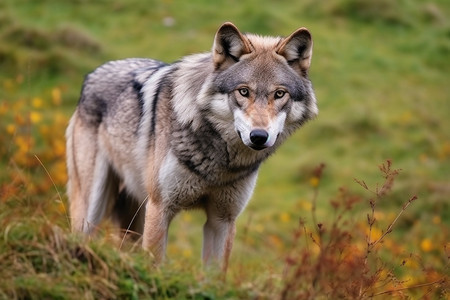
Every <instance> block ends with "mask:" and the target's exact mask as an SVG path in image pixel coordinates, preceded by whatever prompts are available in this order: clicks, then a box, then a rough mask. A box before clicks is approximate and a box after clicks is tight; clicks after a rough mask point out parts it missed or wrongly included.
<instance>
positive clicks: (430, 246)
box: [420, 238, 433, 252]
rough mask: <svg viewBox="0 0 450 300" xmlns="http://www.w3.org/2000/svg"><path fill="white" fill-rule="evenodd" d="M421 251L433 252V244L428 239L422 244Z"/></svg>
mask: <svg viewBox="0 0 450 300" xmlns="http://www.w3.org/2000/svg"><path fill="white" fill-rule="evenodd" d="M420 249H422V251H423V252H430V251H431V250H433V243H432V242H431V240H430V239H428V238H426V239H423V240H422V242H421V243H420Z"/></svg>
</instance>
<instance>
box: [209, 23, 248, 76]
mask: <svg viewBox="0 0 450 300" xmlns="http://www.w3.org/2000/svg"><path fill="white" fill-rule="evenodd" d="M212 52H213V61H214V65H215V67H216V69H219V68H221V67H222V68H227V67H228V66H230V65H232V64H234V63H236V62H238V61H239V58H240V57H241V55H243V54H247V53H250V52H251V46H250V44H249V42H248V41H247V39H246V38H245V37H244V36H243V35H242V33H240V31H239V29H237V27H236V26H234V25H233V24H232V23H229V22H227V23H224V24H223V25H222V26H221V27H220V28H219V30H217V33H216V36H215V38H214V45H213V49H212Z"/></svg>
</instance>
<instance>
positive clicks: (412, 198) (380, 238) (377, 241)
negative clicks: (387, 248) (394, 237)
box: [369, 196, 417, 249]
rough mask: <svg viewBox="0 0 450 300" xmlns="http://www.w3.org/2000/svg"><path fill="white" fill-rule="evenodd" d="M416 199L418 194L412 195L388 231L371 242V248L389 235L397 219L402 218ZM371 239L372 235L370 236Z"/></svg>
mask: <svg viewBox="0 0 450 300" xmlns="http://www.w3.org/2000/svg"><path fill="white" fill-rule="evenodd" d="M416 199H417V196H412V197H411V199H409V200H408V202H406V203H405V205H403V207H402V210H401V211H400V212H399V213H398V215H397V216H396V217H395V219H394V220H393V221H392V222H391V223H390V224H389V226H388V227H387V229H386V231H385V232H383V234H382V235H381V236H380V237H379V238H378V239H377V240H376V241H374V242H372V243H370V247H371V249H372V248H373V247H375V246H376V245H377V244H378V243H379V242H380V241H382V240H383V238H384V237H385V236H386V235H388V234H389V233H391V232H392V229H393V228H394V225H395V223H396V222H397V220H398V219H399V218H400V216H401V215H402V214H403V212H404V211H405V210H406V208H408V206H409V205H411V203H412V202H413V201H414V200H416ZM369 239H370V237H369Z"/></svg>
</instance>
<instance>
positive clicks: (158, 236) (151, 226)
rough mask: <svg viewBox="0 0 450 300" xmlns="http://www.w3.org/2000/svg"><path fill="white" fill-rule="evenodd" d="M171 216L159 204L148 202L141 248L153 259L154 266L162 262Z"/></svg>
mask: <svg viewBox="0 0 450 300" xmlns="http://www.w3.org/2000/svg"><path fill="white" fill-rule="evenodd" d="M170 221H171V216H169V215H168V214H167V212H166V211H165V210H164V208H163V205H162V204H161V203H158V202H155V201H151V200H149V201H148V203H147V207H146V212H145V223H144V233H143V241H142V246H143V248H144V249H146V250H149V251H150V252H151V253H152V254H153V255H154V257H155V264H159V263H161V262H162V260H163V258H164V255H165V252H166V245H167V233H168V230H169V224H170Z"/></svg>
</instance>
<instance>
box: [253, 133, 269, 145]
mask: <svg viewBox="0 0 450 300" xmlns="http://www.w3.org/2000/svg"><path fill="white" fill-rule="evenodd" d="M268 139H269V133H268V132H267V131H265V130H263V129H255V130H252V131H251V132H250V141H252V143H253V144H255V145H257V146H263V145H264V144H265V143H266V142H267V140H268Z"/></svg>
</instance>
